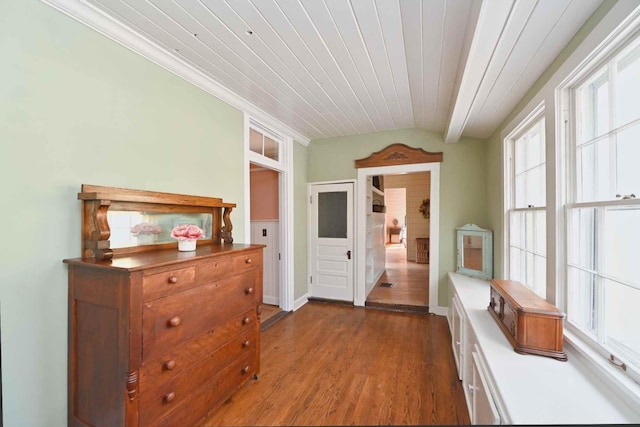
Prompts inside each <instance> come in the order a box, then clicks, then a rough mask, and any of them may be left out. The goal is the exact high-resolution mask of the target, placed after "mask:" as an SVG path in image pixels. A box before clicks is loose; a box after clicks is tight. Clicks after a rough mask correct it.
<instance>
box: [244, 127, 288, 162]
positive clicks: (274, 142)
mask: <svg viewBox="0 0 640 427" xmlns="http://www.w3.org/2000/svg"><path fill="white" fill-rule="evenodd" d="M280 146H281V138H280V137H278V136H275V135H271V134H269V133H268V132H267V131H265V130H263V129H261V128H259V127H257V126H251V127H250V128H249V150H251V151H252V152H253V153H256V154H258V155H260V156H263V157H266V158H268V159H271V160H274V161H276V162H279V161H280Z"/></svg>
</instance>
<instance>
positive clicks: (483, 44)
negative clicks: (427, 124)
mask: <svg viewBox="0 0 640 427" xmlns="http://www.w3.org/2000/svg"><path fill="white" fill-rule="evenodd" d="M514 4H515V0H482V4H481V5H480V10H479V13H478V19H477V23H476V25H475V29H474V31H473V38H472V39H471V45H470V46H469V52H468V55H467V56H466V61H461V63H460V70H459V71H458V76H459V79H458V81H459V82H460V84H459V85H456V91H455V93H454V94H453V108H452V109H451V116H450V117H449V120H448V122H447V126H446V130H445V133H444V135H445V136H444V142H446V143H455V142H458V141H459V140H460V137H461V136H462V133H463V132H464V128H465V126H466V125H467V122H468V120H469V117H470V115H471V111H472V109H473V108H474V107H475V106H477V105H478V103H480V101H481V100H479V99H477V95H478V91H479V89H480V86H481V85H482V84H483V82H484V80H485V76H486V73H487V69H488V68H489V65H490V64H491V60H492V58H493V55H494V53H495V51H496V48H497V47H498V45H499V43H500V40H501V39H502V35H503V32H504V30H505V28H506V26H507V23H508V21H509V19H510V17H511V14H512V11H513V8H514ZM481 104H482V103H480V105H481Z"/></svg>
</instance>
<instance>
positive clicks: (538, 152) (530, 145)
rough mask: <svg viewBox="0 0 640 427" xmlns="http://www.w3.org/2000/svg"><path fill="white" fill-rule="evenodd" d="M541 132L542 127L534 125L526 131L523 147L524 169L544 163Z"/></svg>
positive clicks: (542, 130)
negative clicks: (525, 140)
mask: <svg viewBox="0 0 640 427" xmlns="http://www.w3.org/2000/svg"><path fill="white" fill-rule="evenodd" d="M542 123H544V121H543V122H542ZM541 132H544V128H541V127H540V126H539V125H536V126H534V127H533V129H531V130H530V131H529V132H528V133H527V142H526V144H525V148H524V151H525V168H526V169H529V168H531V167H533V166H537V165H539V164H541V163H544V135H542V134H541Z"/></svg>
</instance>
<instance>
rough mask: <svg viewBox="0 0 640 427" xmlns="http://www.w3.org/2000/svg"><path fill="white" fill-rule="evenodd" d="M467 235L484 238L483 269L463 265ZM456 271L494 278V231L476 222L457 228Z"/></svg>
mask: <svg viewBox="0 0 640 427" xmlns="http://www.w3.org/2000/svg"><path fill="white" fill-rule="evenodd" d="M465 236H479V237H481V238H482V270H473V269H471V268H466V267H464V266H463V261H464V259H463V240H464V237H465ZM456 254H457V264H456V272H457V273H461V274H465V275H467V276H471V277H479V278H481V279H486V280H488V279H491V278H493V232H492V231H491V230H489V229H485V228H481V227H478V226H477V225H475V224H465V225H463V226H462V227H459V228H456Z"/></svg>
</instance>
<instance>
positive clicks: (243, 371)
mask: <svg viewBox="0 0 640 427" xmlns="http://www.w3.org/2000/svg"><path fill="white" fill-rule="evenodd" d="M247 372H249V365H247V366H245V367H244V368H242V373H243V374H246V373H247Z"/></svg>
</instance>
